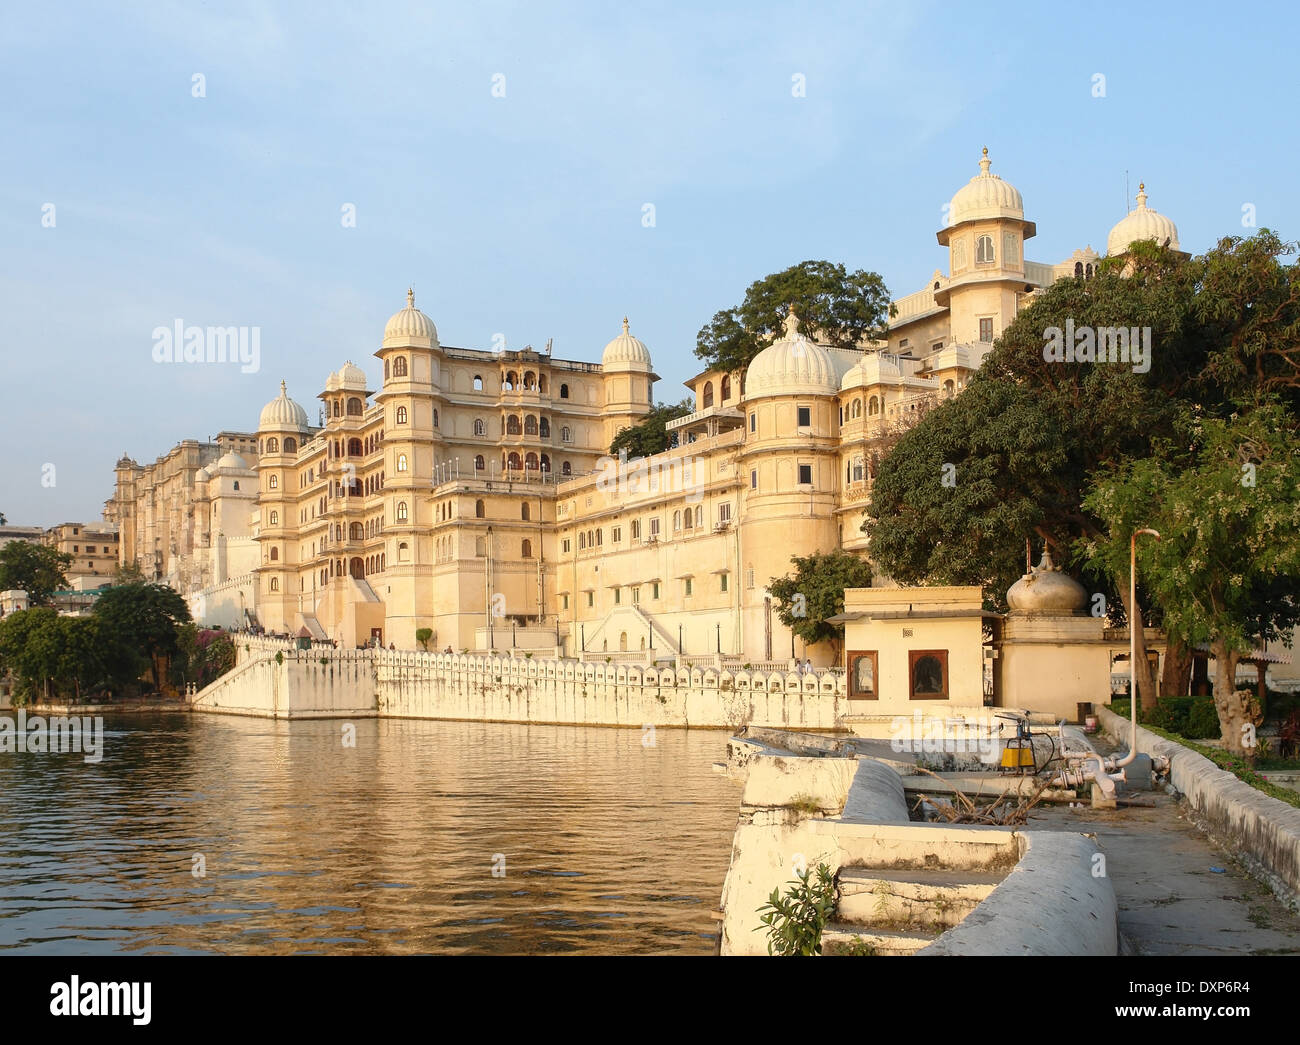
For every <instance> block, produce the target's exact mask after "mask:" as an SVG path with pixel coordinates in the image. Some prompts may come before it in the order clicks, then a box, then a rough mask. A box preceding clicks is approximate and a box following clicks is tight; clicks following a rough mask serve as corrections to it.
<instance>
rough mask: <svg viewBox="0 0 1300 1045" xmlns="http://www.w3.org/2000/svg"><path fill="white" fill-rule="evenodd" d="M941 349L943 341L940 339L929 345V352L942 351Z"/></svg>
mask: <svg viewBox="0 0 1300 1045" xmlns="http://www.w3.org/2000/svg"><path fill="white" fill-rule="evenodd" d="M942 350H943V342H942V341H936V342H935V343H934V344H933V345H931V346H930V351H931V352H940V351H942Z"/></svg>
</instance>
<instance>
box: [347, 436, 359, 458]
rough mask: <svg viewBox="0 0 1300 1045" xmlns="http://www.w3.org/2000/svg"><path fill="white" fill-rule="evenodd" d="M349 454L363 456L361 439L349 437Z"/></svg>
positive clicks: (350, 455)
mask: <svg viewBox="0 0 1300 1045" xmlns="http://www.w3.org/2000/svg"><path fill="white" fill-rule="evenodd" d="M348 456H349V457H360V456H361V440H360V439H349V440H348Z"/></svg>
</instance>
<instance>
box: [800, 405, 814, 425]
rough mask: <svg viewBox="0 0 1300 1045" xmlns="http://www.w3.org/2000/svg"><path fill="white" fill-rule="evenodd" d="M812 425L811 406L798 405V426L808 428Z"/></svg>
mask: <svg viewBox="0 0 1300 1045" xmlns="http://www.w3.org/2000/svg"><path fill="white" fill-rule="evenodd" d="M811 426H812V407H809V406H801V407H799V427H800V428H809V427H811Z"/></svg>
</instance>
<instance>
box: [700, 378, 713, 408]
mask: <svg viewBox="0 0 1300 1045" xmlns="http://www.w3.org/2000/svg"><path fill="white" fill-rule="evenodd" d="M701 405H702V406H705V407H710V406H712V405H713V382H712V381H705V382H704V396H703V397H702V402H701Z"/></svg>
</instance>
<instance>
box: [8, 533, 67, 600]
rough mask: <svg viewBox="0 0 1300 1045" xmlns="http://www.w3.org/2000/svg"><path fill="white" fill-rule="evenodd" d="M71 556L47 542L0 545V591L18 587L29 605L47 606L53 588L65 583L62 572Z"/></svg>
mask: <svg viewBox="0 0 1300 1045" xmlns="http://www.w3.org/2000/svg"><path fill="white" fill-rule="evenodd" d="M71 565H72V556H71V555H69V554H68V553H67V552H61V551H59V550H58V549H56V548H52V547H50V546H49V545H48V544H36V543H34V542H33V541H10V542H9V543H8V544H6V545H5V546H4V547H3V548H0V591H11V590H13V589H15V588H21V589H22V590H23V591H25V592H27V598H28V601H29V602H30V604H31V605H32V606H48V605H49V603H50V598H51V596H53V594H54V593H55V592H56V591H59V590H60V589H62V588H66V587H67V586H68V577H67V574H66V573H65V572H64V571H66V570H67V568H68V567H69V566H71Z"/></svg>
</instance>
